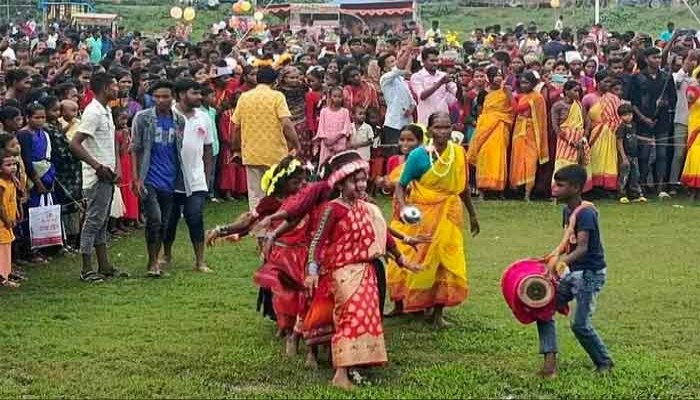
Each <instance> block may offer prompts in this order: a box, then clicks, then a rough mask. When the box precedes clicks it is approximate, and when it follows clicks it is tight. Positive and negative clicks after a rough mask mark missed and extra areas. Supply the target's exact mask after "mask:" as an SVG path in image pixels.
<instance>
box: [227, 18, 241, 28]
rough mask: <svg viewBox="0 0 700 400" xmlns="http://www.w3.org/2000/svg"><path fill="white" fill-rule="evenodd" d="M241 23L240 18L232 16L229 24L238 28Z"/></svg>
mask: <svg viewBox="0 0 700 400" xmlns="http://www.w3.org/2000/svg"><path fill="white" fill-rule="evenodd" d="M240 24H241V21H239V20H238V18H236V17H231V18H230V19H229V20H228V26H230V27H231V28H238V26H239V25H240Z"/></svg>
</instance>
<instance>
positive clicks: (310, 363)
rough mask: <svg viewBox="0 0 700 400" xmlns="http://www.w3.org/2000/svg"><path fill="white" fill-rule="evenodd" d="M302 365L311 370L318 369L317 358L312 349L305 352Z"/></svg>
mask: <svg viewBox="0 0 700 400" xmlns="http://www.w3.org/2000/svg"><path fill="white" fill-rule="evenodd" d="M304 367H306V368H308V369H312V370H317V369H318V360H316V354H314V351H313V350H312V349H309V350H308V351H307V352H306V360H304Z"/></svg>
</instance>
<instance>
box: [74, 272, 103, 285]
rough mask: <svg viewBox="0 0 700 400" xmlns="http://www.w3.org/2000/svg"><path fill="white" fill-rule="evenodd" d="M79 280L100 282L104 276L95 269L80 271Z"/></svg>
mask: <svg viewBox="0 0 700 400" xmlns="http://www.w3.org/2000/svg"><path fill="white" fill-rule="evenodd" d="M80 280H81V281H83V282H87V283H102V282H104V281H105V279H104V277H103V276H102V275H101V274H98V273H97V272H95V271H90V272H86V273H80Z"/></svg>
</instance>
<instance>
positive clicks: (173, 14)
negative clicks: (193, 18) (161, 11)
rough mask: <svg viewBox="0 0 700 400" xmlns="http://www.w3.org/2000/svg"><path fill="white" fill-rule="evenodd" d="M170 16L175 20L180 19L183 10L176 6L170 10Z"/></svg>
mask: <svg viewBox="0 0 700 400" xmlns="http://www.w3.org/2000/svg"><path fill="white" fill-rule="evenodd" d="M170 16H171V17H173V18H175V19H180V18H182V8H180V7H178V6H175V7H173V8H171V9H170Z"/></svg>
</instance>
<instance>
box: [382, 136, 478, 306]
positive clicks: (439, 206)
mask: <svg viewBox="0 0 700 400" xmlns="http://www.w3.org/2000/svg"><path fill="white" fill-rule="evenodd" d="M441 158H442V159H447V160H452V161H451V163H449V164H448V165H445V164H442V163H440V162H435V163H434V165H433V166H432V167H431V168H430V169H429V170H428V172H426V173H425V174H423V176H422V177H421V178H420V180H418V181H414V182H412V183H411V185H410V186H409V189H410V193H409V194H408V196H407V199H406V200H407V202H408V203H409V204H412V205H415V206H416V207H418V208H419V209H420V211H421V212H422V214H423V218H422V220H421V221H420V222H419V223H418V224H415V225H406V224H403V223H401V222H400V221H398V220H396V219H394V220H393V221H392V222H391V227H392V228H393V229H395V230H397V231H399V232H401V233H402V234H405V235H409V236H413V237H416V236H420V235H427V236H430V237H432V242H431V243H430V244H425V245H422V246H418V250H417V251H416V250H414V249H413V248H411V247H409V246H406V245H404V244H402V243H400V242H399V243H397V245H398V246H399V250H400V251H401V253H402V254H404V255H405V256H406V257H407V258H408V259H409V260H410V261H411V262H412V263H415V264H419V265H421V266H422V267H423V270H421V271H420V272H417V273H399V272H398V271H397V270H398V267H396V266H395V265H390V268H389V271H390V273H389V277H388V282H387V285H388V287H389V291H390V295H391V299H392V300H393V301H402V302H403V307H404V311H406V312H415V311H420V310H425V309H428V308H431V307H433V306H435V305H444V306H447V307H453V306H456V305H459V304H461V303H462V302H463V301H464V300H465V299H466V298H467V293H468V285H467V263H466V252H465V247H464V236H463V232H464V206H463V205H462V200H461V199H460V197H459V195H460V194H461V193H462V192H463V191H464V190H465V188H466V182H467V181H468V169H467V163H466V156H465V152H464V149H463V148H462V147H461V146H458V145H456V144H453V143H450V144H449V145H448V147H447V148H446V149H445V151H444V152H443V154H442V155H441Z"/></svg>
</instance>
